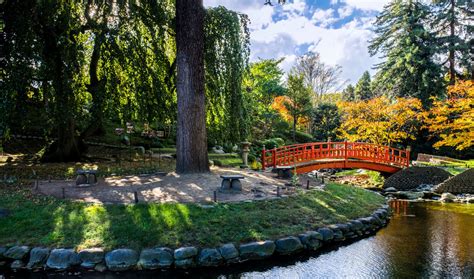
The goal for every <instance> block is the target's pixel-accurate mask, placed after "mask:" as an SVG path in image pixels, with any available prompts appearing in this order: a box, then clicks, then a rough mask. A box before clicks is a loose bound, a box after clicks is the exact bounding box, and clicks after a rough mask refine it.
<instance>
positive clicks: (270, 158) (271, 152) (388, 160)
mask: <svg viewBox="0 0 474 279" xmlns="http://www.w3.org/2000/svg"><path fill="white" fill-rule="evenodd" d="M324 159H334V160H345V161H347V160H362V161H369V162H375V163H380V164H388V165H393V166H396V167H400V168H403V167H407V166H409V164H410V151H409V150H402V149H397V148H393V147H389V146H383V145H377V144H371V143H363V142H312V143H303V144H294V145H289V146H283V147H280V148H274V149H263V151H262V169H265V168H266V167H276V166H290V165H297V164H299V163H304V162H310V161H315V160H324Z"/></svg>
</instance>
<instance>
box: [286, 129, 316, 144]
mask: <svg viewBox="0 0 474 279" xmlns="http://www.w3.org/2000/svg"><path fill="white" fill-rule="evenodd" d="M288 136H289V138H291V139H293V132H292V131H289V132H288ZM295 140H296V143H306V142H313V141H314V139H313V136H312V135H310V134H307V133H304V132H301V131H296V133H295Z"/></svg>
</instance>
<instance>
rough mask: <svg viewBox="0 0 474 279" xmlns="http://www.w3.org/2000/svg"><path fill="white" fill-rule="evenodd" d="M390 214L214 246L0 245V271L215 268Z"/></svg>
mask: <svg viewBox="0 0 474 279" xmlns="http://www.w3.org/2000/svg"><path fill="white" fill-rule="evenodd" d="M389 219H390V214H389V209H388V206H386V205H385V206H383V207H381V208H379V209H377V210H375V211H374V212H373V213H372V214H371V215H370V216H367V217H363V218H358V219H354V220H351V221H349V222H347V223H343V224H335V225H330V226H327V227H322V228H319V229H317V230H315V231H308V232H306V233H302V234H299V235H297V236H288V237H284V238H280V239H276V240H266V241H257V242H250V243H245V244H240V245H238V246H236V245H235V244H233V243H228V244H224V245H222V246H220V247H215V248H205V247H202V248H200V247H180V248H178V249H175V250H172V249H170V248H166V247H157V248H146V249H142V250H141V251H137V250H134V249H129V248H120V249H115V250H112V251H105V250H104V249H102V248H91V249H84V250H81V251H75V250H74V249H67V248H58V249H50V248H45V247H29V246H22V245H17V246H12V247H0V270H2V269H3V270H10V271H13V272H17V271H25V270H26V271H31V272H41V271H45V270H47V271H58V272H62V271H74V272H77V274H80V272H81V271H90V270H95V271H98V272H105V271H114V272H120V271H128V270H160V269H172V268H176V269H190V268H194V267H218V266H226V265H232V264H236V263H242V262H246V261H252V260H264V259H267V258H270V257H272V256H276V255H280V256H285V255H294V254H297V253H301V252H303V251H305V250H306V251H315V250H318V249H320V248H321V247H323V246H327V245H329V244H332V243H343V242H344V241H353V240H354V239H358V238H363V237H365V236H368V235H371V234H373V233H375V232H376V231H378V230H379V229H381V228H382V227H384V226H386V225H387V224H388V222H389Z"/></svg>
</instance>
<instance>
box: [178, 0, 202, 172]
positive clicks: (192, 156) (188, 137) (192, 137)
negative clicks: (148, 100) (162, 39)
mask: <svg viewBox="0 0 474 279" xmlns="http://www.w3.org/2000/svg"><path fill="white" fill-rule="evenodd" d="M204 15H205V11H204V7H203V4H202V0H176V47H177V68H178V76H177V87H176V89H177V92H178V127H177V139H176V171H177V172H178V173H199V172H208V171H209V161H208V157H207V133H206V108H205V94H204Z"/></svg>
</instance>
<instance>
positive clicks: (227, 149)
mask: <svg viewBox="0 0 474 279" xmlns="http://www.w3.org/2000/svg"><path fill="white" fill-rule="evenodd" d="M233 149H234V145H233V144H232V143H225V144H224V146H222V150H224V152H225V153H232V152H234V150H233Z"/></svg>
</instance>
